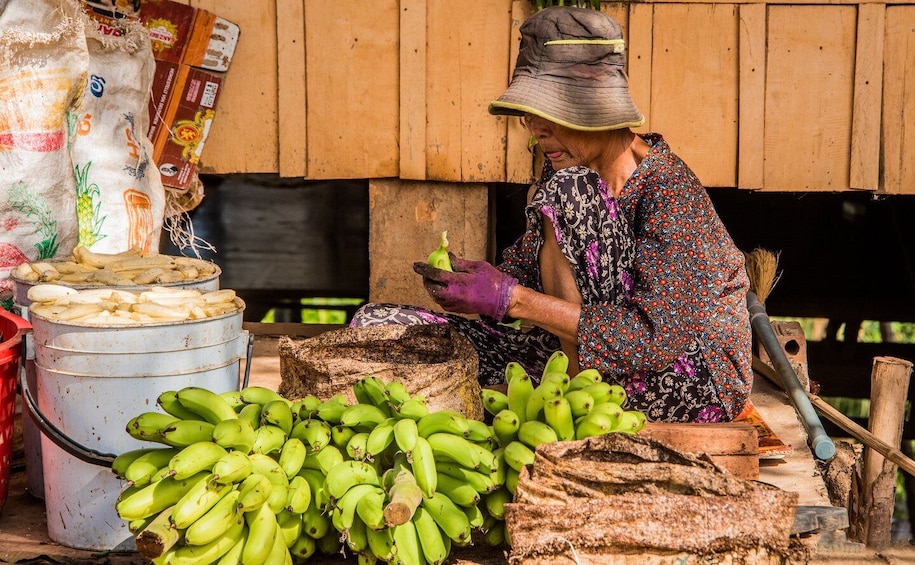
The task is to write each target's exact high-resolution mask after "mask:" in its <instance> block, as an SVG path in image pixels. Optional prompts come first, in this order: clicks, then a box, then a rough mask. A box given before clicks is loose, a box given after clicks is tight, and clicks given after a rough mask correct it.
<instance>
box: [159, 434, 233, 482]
mask: <svg viewBox="0 0 915 565" xmlns="http://www.w3.org/2000/svg"><path fill="white" fill-rule="evenodd" d="M226 453H227V451H226V450H225V448H224V447H222V446H221V445H217V444H215V443H213V442H212V441H198V442H196V443H192V444H191V445H188V446H187V447H184V448H183V449H181V451H179V452H178V453H176V454H175V456H174V457H172V458H171V459H170V460H169V462H168V473H169V475H171V476H173V477H175V478H176V479H177V480H179V481H180V480H182V479H186V478H188V477H190V476H192V475H194V474H196V473H199V472H200V471H207V472H212V469H213V465H214V464H215V463H216V462H217V461H219V460H220V459H222V458H223V457H225V455H226Z"/></svg>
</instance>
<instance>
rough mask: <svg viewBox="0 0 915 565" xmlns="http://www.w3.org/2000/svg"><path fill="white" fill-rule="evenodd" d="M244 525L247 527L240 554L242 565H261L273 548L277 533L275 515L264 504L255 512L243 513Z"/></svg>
mask: <svg viewBox="0 0 915 565" xmlns="http://www.w3.org/2000/svg"><path fill="white" fill-rule="evenodd" d="M244 516H245V523H246V524H247V525H248V537H247V540H246V541H245V547H244V548H243V549H242V552H241V562H242V563H243V564H244V565H262V564H263V563H264V561H266V560H267V556H268V555H269V554H270V550H271V549H272V548H273V542H274V538H276V537H282V536H277V534H278V533H279V532H278V530H279V525H278V524H277V521H276V514H274V513H273V511H272V510H270V507H269V506H267V505H266V504H264V505H261V506H260V507H259V508H257V509H256V510H252V511H250V512H245V513H244Z"/></svg>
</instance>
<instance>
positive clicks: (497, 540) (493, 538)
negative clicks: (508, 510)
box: [483, 520, 506, 547]
mask: <svg viewBox="0 0 915 565" xmlns="http://www.w3.org/2000/svg"><path fill="white" fill-rule="evenodd" d="M483 541H484V542H485V543H486V545H488V546H490V547H501V546H503V545H505V543H506V538H505V522H502V521H501V520H499V521H496V522H495V523H494V524H493V525H492V527H491V528H488V529H487V530H486V531H485V532H483Z"/></svg>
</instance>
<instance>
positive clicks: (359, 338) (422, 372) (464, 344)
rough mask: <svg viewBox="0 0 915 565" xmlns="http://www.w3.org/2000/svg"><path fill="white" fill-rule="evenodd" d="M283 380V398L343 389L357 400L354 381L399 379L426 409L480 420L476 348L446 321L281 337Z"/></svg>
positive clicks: (326, 395) (325, 394)
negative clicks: (313, 335)
mask: <svg viewBox="0 0 915 565" xmlns="http://www.w3.org/2000/svg"><path fill="white" fill-rule="evenodd" d="M278 351H279V358H280V377H281V382H280V386H279V392H280V394H282V395H283V396H284V397H286V398H290V399H295V398H302V397H303V396H306V395H309V394H311V395H314V396H317V397H318V398H322V399H326V398H329V397H331V396H333V395H335V394H343V395H345V396H346V398H347V399H348V400H349V402H352V403H355V402H356V398H355V396H354V395H353V391H352V385H353V383H354V382H356V381H357V380H359V379H361V378H362V377H365V376H370V375H374V376H377V377H378V378H380V379H381V380H383V381H385V382H390V381H392V380H397V381H401V382H402V383H403V384H404V386H406V388H407V390H408V391H409V392H410V394H421V395H423V396H424V397H425V398H426V400H427V402H428V404H429V409H430V410H445V409H450V410H456V411H458V412H460V413H462V414H464V415H465V416H467V417H470V418H475V419H478V420H479V419H482V418H483V404H482V402H481V401H480V384H479V382H478V381H477V376H478V372H479V369H478V360H477V353H476V351H475V350H474V348H473V346H472V345H471V344H470V342H469V341H467V339H465V338H464V337H463V336H461V335H459V334H458V333H457V332H455V331H454V330H453V329H452V328H451V326H447V325H415V326H406V325H393V324H392V325H379V326H371V327H367V328H342V329H339V330H331V331H328V332H325V333H322V334H321V335H318V336H316V337H312V338H308V339H300V340H295V339H292V338H289V337H283V338H280V341H279V344H278Z"/></svg>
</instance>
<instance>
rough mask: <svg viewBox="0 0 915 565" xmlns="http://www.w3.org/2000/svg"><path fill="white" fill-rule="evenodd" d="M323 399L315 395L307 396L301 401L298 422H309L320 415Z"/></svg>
mask: <svg viewBox="0 0 915 565" xmlns="http://www.w3.org/2000/svg"><path fill="white" fill-rule="evenodd" d="M320 407H321V399H320V398H318V397H317V396H315V395H313V394H307V395H305V396H303V397H302V398H300V399H299V410H298V412H297V413H296V417H297V418H298V420H308V419H310V418H313V417H315V416H317V415H318V408H320Z"/></svg>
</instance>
